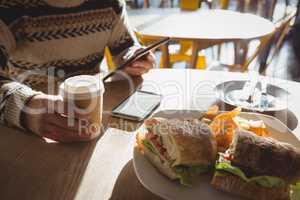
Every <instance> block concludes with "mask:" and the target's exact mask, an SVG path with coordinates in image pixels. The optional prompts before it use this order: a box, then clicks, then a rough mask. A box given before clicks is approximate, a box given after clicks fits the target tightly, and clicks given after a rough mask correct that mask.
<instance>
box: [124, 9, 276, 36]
mask: <svg viewBox="0 0 300 200" xmlns="http://www.w3.org/2000/svg"><path fill="white" fill-rule="evenodd" d="M139 12H140V13H139ZM143 12H144V13H145V15H144V16H145V17H144V18H142V16H143V15H142V13H143ZM138 13H139V14H138ZM166 13H168V14H160V13H159V12H154V13H153V14H151V12H148V11H144V10H141V11H134V12H132V13H130V15H129V16H130V21H131V24H133V26H134V27H137V29H138V31H140V33H141V34H143V35H145V36H148V37H171V38H172V39H178V40H182V39H187V40H239V39H255V38H260V37H263V36H266V35H269V34H271V33H272V32H273V31H274V28H275V27H274V24H273V23H272V22H270V21H269V20H267V19H264V18H262V17H259V16H255V15H252V14H243V13H239V12H234V11H229V10H199V11H180V10H175V11H173V12H170V11H167V12H166ZM146 16H147V17H146ZM149 16H150V17H149ZM146 19H147V20H149V21H147V20H146ZM143 22H144V23H143ZM149 22H151V23H149ZM146 24H148V25H146Z"/></svg>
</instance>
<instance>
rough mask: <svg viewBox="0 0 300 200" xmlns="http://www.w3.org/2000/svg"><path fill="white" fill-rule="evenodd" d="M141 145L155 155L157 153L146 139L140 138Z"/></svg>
mask: <svg viewBox="0 0 300 200" xmlns="http://www.w3.org/2000/svg"><path fill="white" fill-rule="evenodd" d="M142 143H143V145H144V146H145V147H146V148H147V149H149V150H150V151H151V152H152V153H154V154H155V155H158V154H157V152H156V150H155V148H154V147H153V146H152V144H151V143H150V142H149V141H148V140H142Z"/></svg>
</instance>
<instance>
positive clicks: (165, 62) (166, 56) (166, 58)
mask: <svg viewBox="0 0 300 200" xmlns="http://www.w3.org/2000/svg"><path fill="white" fill-rule="evenodd" d="M161 53H162V55H161V59H162V66H160V67H161V68H164V67H166V68H169V67H171V66H170V53H169V45H168V44H164V45H162V46H161Z"/></svg>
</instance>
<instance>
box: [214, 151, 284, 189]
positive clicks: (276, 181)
mask: <svg viewBox="0 0 300 200" xmlns="http://www.w3.org/2000/svg"><path fill="white" fill-rule="evenodd" d="M232 159H233V156H232V154H230V149H229V150H227V151H226V152H225V153H221V154H220V158H219V161H217V163H216V166H215V168H216V173H215V176H226V175H227V174H228V173H229V174H232V175H235V176H238V177H239V178H241V179H242V180H244V181H245V182H254V183H256V184H258V185H259V186H261V187H265V188H275V187H284V186H285V185H286V182H285V181H284V180H283V179H281V178H279V177H275V176H250V177H249V176H247V175H246V174H247V173H245V172H244V171H243V170H242V169H241V168H239V167H237V166H233V165H232V164H231V161H232Z"/></svg>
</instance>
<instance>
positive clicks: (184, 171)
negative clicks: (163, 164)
mask: <svg viewBox="0 0 300 200" xmlns="http://www.w3.org/2000/svg"><path fill="white" fill-rule="evenodd" d="M173 170H174V171H175V173H176V174H178V176H179V179H180V183H181V184H182V185H184V186H188V187H191V186H192V178H193V177H195V176H197V175H199V174H201V173H203V172H207V171H208V167H207V166H186V165H179V166H176V167H173Z"/></svg>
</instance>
